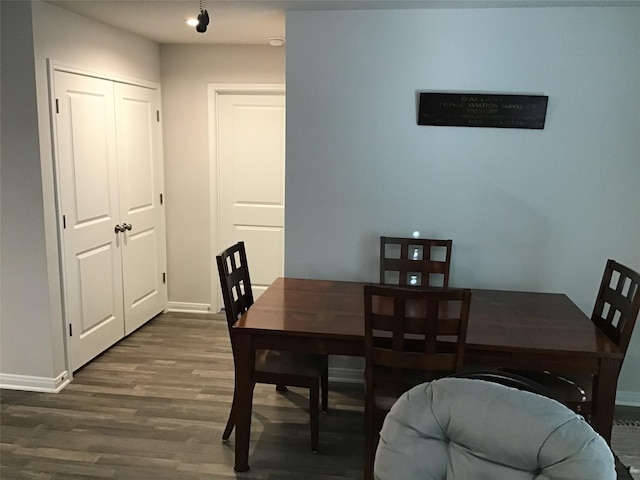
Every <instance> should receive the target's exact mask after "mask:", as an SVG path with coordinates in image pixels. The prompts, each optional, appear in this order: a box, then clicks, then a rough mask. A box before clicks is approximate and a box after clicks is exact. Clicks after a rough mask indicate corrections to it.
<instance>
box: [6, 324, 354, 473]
mask: <svg viewBox="0 0 640 480" xmlns="http://www.w3.org/2000/svg"><path fill="white" fill-rule="evenodd" d="M330 387H331V389H330V390H331V391H330V396H329V408H330V412H329V413H328V414H326V415H322V416H321V418H320V452H319V453H317V454H313V453H311V447H310V433H309V423H308V422H309V415H308V397H307V391H306V390H305V389H296V388H290V389H289V391H288V392H286V393H285V394H280V393H278V392H276V391H275V388H274V387H273V386H268V385H257V386H256V390H255V396H254V415H253V424H252V435H251V440H252V444H251V456H250V464H251V471H249V472H248V473H243V474H236V473H235V472H234V471H233V454H234V436H233V435H232V436H231V439H230V441H229V443H228V444H225V443H223V442H222V441H221V436H222V431H223V429H224V426H225V424H226V421H227V416H228V414H229V408H230V402H231V398H232V395H233V359H232V356H231V347H230V344H229V336H228V333H227V327H226V323H225V322H224V320H223V317H222V316H220V315H211V316H205V315H184V314H180V315H177V314H164V315H160V316H158V317H156V318H155V319H153V320H151V321H150V322H149V323H148V324H147V325H145V326H143V327H142V328H140V329H139V330H138V331H136V332H134V333H133V334H132V335H130V336H129V337H127V338H125V339H124V340H122V341H121V342H119V343H118V344H117V345H115V346H114V347H112V348H111V349H110V350H108V351H107V352H105V353H104V354H102V355H101V356H100V357H98V358H97V359H95V360H94V361H93V362H91V363H90V364H88V365H87V366H85V367H84V368H82V369H81V370H79V371H78V372H76V374H75V376H74V380H73V382H72V383H71V384H70V385H68V386H67V387H66V388H65V389H64V390H63V391H62V392H60V393H58V394H45V393H34V392H22V391H12V390H2V391H1V397H0V401H1V404H2V417H1V423H0V424H1V429H0V440H1V447H2V450H1V451H0V455H1V457H0V465H1V470H0V472H1V473H0V478H2V479H7V480H9V479H11V480H13V479H47V480H49V479H51V480H53V479H93V478H100V479H127V480H134V479H135V480H146V479H153V480H163V479H171V480H182V479H184V480H191V479H228V478H256V479H283V480H286V479H301V478H305V479H306V480H329V479H331V480H336V479H347V478H348V479H355V478H360V477H361V473H360V472H361V464H362V443H363V436H362V430H363V408H362V396H363V391H362V387H361V386H358V385H350V384H339V383H335V382H333V383H332V384H331V386H330Z"/></svg>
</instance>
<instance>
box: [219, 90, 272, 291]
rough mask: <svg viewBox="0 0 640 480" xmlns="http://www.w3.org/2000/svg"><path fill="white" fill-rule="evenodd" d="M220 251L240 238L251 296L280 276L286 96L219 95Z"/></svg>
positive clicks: (264, 94) (267, 94) (253, 94)
mask: <svg viewBox="0 0 640 480" xmlns="http://www.w3.org/2000/svg"><path fill="white" fill-rule="evenodd" d="M217 105H218V116H217V119H218V123H217V125H218V131H217V142H218V167H219V175H218V192H219V245H220V250H222V249H224V248H227V247H228V246H230V245H232V244H233V243H235V242H237V241H239V240H243V241H244V242H245V246H246V249H247V261H248V263H249V270H250V274H251V283H252V286H253V292H254V296H255V297H256V298H257V297H259V296H260V295H261V294H262V293H263V292H264V290H266V288H267V287H268V286H269V285H270V284H271V282H273V280H274V279H275V278H277V277H278V276H282V275H283V274H284V169H285V96H284V93H283V92H273V93H243V94H238V93H229V94H221V95H219V96H218V102H217Z"/></svg>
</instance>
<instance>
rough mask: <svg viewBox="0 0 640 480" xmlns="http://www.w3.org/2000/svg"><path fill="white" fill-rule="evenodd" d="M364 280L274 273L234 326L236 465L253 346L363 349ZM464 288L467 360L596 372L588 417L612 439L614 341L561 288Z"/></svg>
mask: <svg viewBox="0 0 640 480" xmlns="http://www.w3.org/2000/svg"><path fill="white" fill-rule="evenodd" d="M364 284H365V283H364V282H348V281H337V280H318V279H302V278H289V277H280V278H277V279H276V280H275V281H274V282H273V283H272V284H271V285H269V287H268V288H267V289H266V290H265V291H264V293H263V294H262V295H261V296H260V297H259V298H258V299H257V300H256V301H255V303H254V304H253V305H252V306H251V308H250V309H249V310H248V311H247V312H246V313H245V314H244V315H242V316H241V317H240V318H239V319H238V321H237V322H236V324H235V325H234V326H233V330H232V337H233V341H234V352H235V353H234V355H235V357H234V358H235V393H234V416H235V424H236V425H235V464H234V469H235V470H236V471H237V472H243V471H247V470H248V469H249V446H250V434H251V410H252V402H253V388H254V379H253V377H254V365H255V351H256V349H273V350H284V351H297V352H307V353H318V354H326V355H333V354H335V355H347V356H355V357H364V288H363V287H364ZM470 290H471V306H470V312H469V321H468V327H467V337H466V348H465V357H464V359H465V360H464V363H465V366H472V367H474V368H475V367H478V368H510V369H518V370H531V371H541V370H542V371H544V370H548V371H554V372H576V373H583V374H591V375H595V376H597V381H595V382H594V391H593V411H592V414H591V425H592V426H593V428H594V430H596V431H597V432H598V433H599V434H600V435H601V436H602V437H603V438H604V439H605V440H606V441H607V442H610V440H611V429H612V424H613V413H614V405H615V397H616V387H617V378H618V372H619V369H620V366H621V362H622V359H623V352H622V351H621V350H620V349H619V348H618V347H617V346H616V345H615V343H613V342H612V341H611V340H610V339H609V338H608V337H607V336H606V335H605V334H604V333H603V332H602V331H601V330H600V329H599V328H598V327H597V326H596V325H595V324H594V323H593V322H592V321H591V319H590V318H589V317H588V316H587V315H585V314H584V312H582V310H580V309H579V308H578V307H577V306H576V305H575V304H574V303H573V302H572V301H571V300H570V299H569V297H567V296H566V295H565V294H562V293H546V292H521V291H511V290H486V289H474V288H472V289H470ZM363 428H364V427H363Z"/></svg>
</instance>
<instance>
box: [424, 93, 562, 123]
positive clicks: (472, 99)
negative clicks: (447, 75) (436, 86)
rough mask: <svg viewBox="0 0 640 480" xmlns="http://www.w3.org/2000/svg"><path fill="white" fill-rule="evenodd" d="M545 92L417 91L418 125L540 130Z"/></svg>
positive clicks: (545, 102)
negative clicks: (523, 93) (418, 99)
mask: <svg viewBox="0 0 640 480" xmlns="http://www.w3.org/2000/svg"><path fill="white" fill-rule="evenodd" d="M548 99H549V97H548V96H545V95H493V94H486V93H430V92H421V93H420V106H419V108H418V125H440V126H452V127H497V128H532V129H543V128H544V120H545V117H546V113H547V101H548Z"/></svg>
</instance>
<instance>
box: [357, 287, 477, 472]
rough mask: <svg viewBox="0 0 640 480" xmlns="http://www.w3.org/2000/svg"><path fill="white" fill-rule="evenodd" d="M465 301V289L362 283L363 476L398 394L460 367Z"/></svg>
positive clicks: (468, 298) (466, 311)
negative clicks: (363, 352) (363, 355)
mask: <svg viewBox="0 0 640 480" xmlns="http://www.w3.org/2000/svg"><path fill="white" fill-rule="evenodd" d="M470 303H471V291H470V290H461V289H457V290H452V289H447V288H432V289H428V288H415V287H406V286H402V287H399V286H388V285H365V286H364V333H365V334H364V340H365V343H364V346H365V349H364V350H365V370H364V379H365V398H364V402H365V405H364V415H365V445H364V466H363V480H371V478H372V474H373V460H374V456H375V448H376V444H377V442H378V433H379V432H380V428H381V427H382V423H383V422H384V419H385V417H386V415H387V412H389V410H390V408H391V406H392V405H393V404H394V403H395V402H396V401H397V399H398V398H400V396H401V395H402V394H403V393H404V392H406V391H407V390H409V389H410V388H412V387H413V386H415V385H418V384H420V383H423V382H428V381H431V380H433V379H436V378H440V377H444V376H447V375H450V374H452V373H455V372H458V371H460V370H461V369H462V366H463V360H464V350H465V340H466V337H467V323H468V320H469V306H470Z"/></svg>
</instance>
